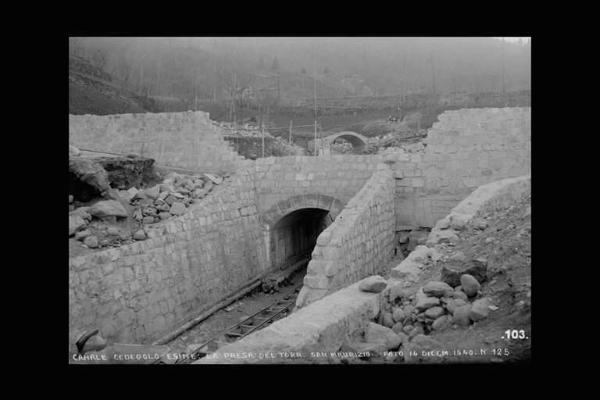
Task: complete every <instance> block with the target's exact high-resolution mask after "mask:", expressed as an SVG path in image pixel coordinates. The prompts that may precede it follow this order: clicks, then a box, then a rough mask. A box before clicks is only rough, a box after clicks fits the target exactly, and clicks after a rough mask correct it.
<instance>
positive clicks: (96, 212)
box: [88, 200, 128, 218]
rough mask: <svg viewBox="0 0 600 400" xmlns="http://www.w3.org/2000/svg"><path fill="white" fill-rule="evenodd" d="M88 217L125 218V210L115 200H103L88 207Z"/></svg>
mask: <svg viewBox="0 0 600 400" xmlns="http://www.w3.org/2000/svg"><path fill="white" fill-rule="evenodd" d="M88 212H89V213H90V215H92V216H94V217H96V218H104V217H122V218H125V217H127V215H128V214H127V210H126V209H125V207H123V205H122V204H121V203H119V202H118V201H116V200H103V201H99V202H97V203H96V204H94V205H93V206H91V207H90V209H89V211H88Z"/></svg>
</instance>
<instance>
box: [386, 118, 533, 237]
mask: <svg viewBox="0 0 600 400" xmlns="http://www.w3.org/2000/svg"><path fill="white" fill-rule="evenodd" d="M438 119H439V122H436V123H435V124H434V125H433V127H432V128H431V129H430V130H429V132H428V134H427V137H426V138H425V140H424V144H425V145H426V148H425V151H424V152H422V153H417V154H408V153H404V152H397V153H394V154H390V155H389V156H388V157H389V158H390V159H392V160H395V161H396V162H395V163H394V164H393V169H394V172H395V176H396V216H397V226H426V227H431V226H433V225H434V224H435V221H437V220H438V219H440V218H443V217H444V216H445V215H446V214H448V212H449V211H450V210H451V209H452V207H454V206H455V205H456V204H458V203H459V202H460V201H461V200H462V199H464V198H465V197H466V196H468V195H469V193H471V192H472V191H473V190H474V189H475V188H476V187H478V186H480V185H484V184H486V183H489V182H493V181H496V180H498V179H502V178H508V177H515V176H520V175H524V174H527V173H529V172H530V171H531V108H530V107H521V108H478V109H463V110H456V111H446V112H444V113H443V114H441V115H440V116H439V117H438Z"/></svg>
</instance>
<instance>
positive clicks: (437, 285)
mask: <svg viewBox="0 0 600 400" xmlns="http://www.w3.org/2000/svg"><path fill="white" fill-rule="evenodd" d="M452 292H453V290H452V288H451V287H450V285H448V284H447V283H444V282H440V281H431V282H427V284H426V285H425V286H423V293H425V294H426V295H427V296H431V297H442V296H445V295H447V294H449V293H452Z"/></svg>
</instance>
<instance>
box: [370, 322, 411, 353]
mask: <svg viewBox="0 0 600 400" xmlns="http://www.w3.org/2000/svg"><path fill="white" fill-rule="evenodd" d="M365 342H367V343H374V344H378V345H379V346H380V348H382V349H383V350H382V351H385V350H393V349H396V348H398V347H399V346H400V345H401V344H402V338H401V337H400V336H398V335H397V334H396V333H395V332H394V331H393V330H391V329H390V328H386V327H385V326H382V325H379V324H376V323H373V322H369V325H368V326H367V329H366V331H365Z"/></svg>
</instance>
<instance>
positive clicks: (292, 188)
mask: <svg viewBox="0 0 600 400" xmlns="http://www.w3.org/2000/svg"><path fill="white" fill-rule="evenodd" d="M381 159H382V158H381V156H378V155H375V156H369V155H352V156H350V155H333V156H321V157H310V156H293V157H269V158H261V159H258V160H256V162H254V163H253V164H254V168H255V172H256V195H257V198H259V199H260V202H259V203H258V204H257V206H258V209H259V211H260V212H265V211H267V210H269V209H270V208H271V207H273V206H274V205H275V204H277V203H279V202H281V201H284V200H286V199H288V198H290V197H292V196H298V195H306V194H311V195H312V194H321V195H326V196H330V197H334V198H336V199H339V200H340V201H341V202H342V203H344V204H345V203H347V202H348V201H349V200H350V199H351V198H352V197H353V196H354V195H355V194H356V193H357V192H358V191H359V190H360V188H361V187H362V186H363V185H364V184H365V182H366V181H367V180H368V179H369V177H370V176H371V175H372V174H373V172H374V171H375V169H376V168H377V164H378V163H379V162H380V161H381Z"/></svg>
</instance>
